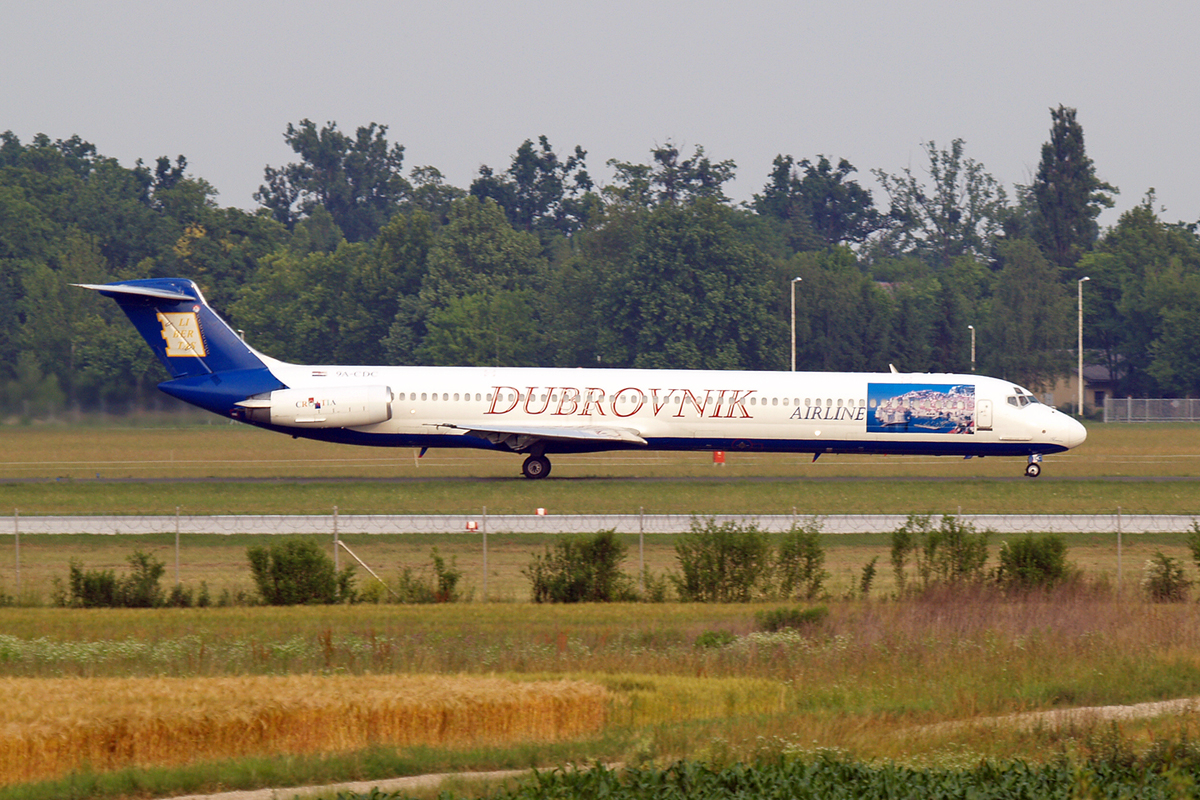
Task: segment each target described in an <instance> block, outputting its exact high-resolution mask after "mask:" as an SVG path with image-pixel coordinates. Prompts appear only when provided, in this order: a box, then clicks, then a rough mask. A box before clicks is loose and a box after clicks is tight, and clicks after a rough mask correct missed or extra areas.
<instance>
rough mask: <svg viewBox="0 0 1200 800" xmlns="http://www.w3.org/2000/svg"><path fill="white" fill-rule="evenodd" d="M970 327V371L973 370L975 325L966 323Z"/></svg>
mask: <svg viewBox="0 0 1200 800" xmlns="http://www.w3.org/2000/svg"><path fill="white" fill-rule="evenodd" d="M967 327H968V328H970V329H971V372H974V371H975V326H974V325H968V326H967Z"/></svg>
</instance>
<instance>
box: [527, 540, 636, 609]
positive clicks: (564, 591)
mask: <svg viewBox="0 0 1200 800" xmlns="http://www.w3.org/2000/svg"><path fill="white" fill-rule="evenodd" d="M626 550H627V548H626V547H625V545H624V544H622V543H621V542H620V541H618V540H617V535H616V532H615V531H613V530H606V531H598V532H597V533H595V534H591V535H588V534H580V535H578V536H564V537H562V538H561V539H559V540H558V541H556V542H555V543H554V546H553V547H547V548H546V552H545V554H544V555H540V556H539V555H536V554H535V555H534V557H533V561H532V562H530V564H529V566H528V567H526V568H525V569H523V570H521V572H522V574H524V575H525V576H526V577H527V578H529V582H530V590H531V595H532V598H533V602H535V603H585V602H586V603H607V602H613V601H616V600H633V599H635V595H634V592H633V588H632V585H631V582H630V579H629V577H628V576H627V575H625V574H624V573H622V572H621V563H622V562H623V561H624V560H625V554H626Z"/></svg>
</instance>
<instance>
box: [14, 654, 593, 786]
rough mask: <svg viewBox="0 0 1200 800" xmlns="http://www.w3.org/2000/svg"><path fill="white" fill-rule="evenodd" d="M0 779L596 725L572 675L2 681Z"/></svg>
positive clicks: (474, 739) (490, 738)
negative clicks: (550, 677)
mask: <svg viewBox="0 0 1200 800" xmlns="http://www.w3.org/2000/svg"><path fill="white" fill-rule="evenodd" d="M0 699H2V700H3V703H2V704H0V784H12V783H19V782H27V781H33V780H39V779H45V778H50V777H54V776H58V775H62V774H65V773H67V772H70V771H72V770H78V769H80V768H83V767H85V766H86V767H89V768H91V769H93V770H99V771H104V770H112V769H118V768H122V767H128V766H136V767H149V766H161V765H172V764H182V763H189V762H193V761H198V760H212V759H222V758H233V757H241V756H246V755H253V754H267V753H272V754H301V753H320V752H339V751H348V750H355V749H361V748H364V747H367V746H369V745H373V744H387V745H396V746H412V745H430V746H443V747H444V746H455V745H461V744H464V743H490V744H508V743H513V742H518V741H558V740H561V739H566V738H572V737H578V736H581V735H584V734H587V733H594V732H596V731H598V730H599V729H600V728H602V727H603V725H604V723H605V720H606V718H607V716H608V711H609V699H610V698H609V693H608V692H607V690H605V689H604V688H603V687H601V686H599V685H597V684H595V683H587V682H582V681H564V680H557V681H546V682H525V681H522V682H516V681H512V680H505V679H501V678H494V677H493V678H489V677H466V676H459V677H441V676H411V675H410V676H378V675H377V676H312V675H293V676H274V677H227V678H190V679H177V678H91V679H85V678H74V679H73V678H65V679H29V678H4V679H0Z"/></svg>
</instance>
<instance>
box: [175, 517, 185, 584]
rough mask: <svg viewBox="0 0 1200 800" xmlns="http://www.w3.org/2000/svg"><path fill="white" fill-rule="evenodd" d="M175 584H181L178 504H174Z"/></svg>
mask: <svg viewBox="0 0 1200 800" xmlns="http://www.w3.org/2000/svg"><path fill="white" fill-rule="evenodd" d="M175 585H176V586H182V585H183V581H182V580H181V579H180V577H179V506H175Z"/></svg>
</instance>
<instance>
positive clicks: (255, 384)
mask: <svg viewBox="0 0 1200 800" xmlns="http://www.w3.org/2000/svg"><path fill="white" fill-rule="evenodd" d="M76 285H77V286H81V287H83V288H85V289H93V290H95V291H97V292H99V293H100V294H102V295H104V296H105V297H111V298H112V299H113V300H116V301H117V305H119V306H120V307H121V310H122V311H124V312H125V315H126V316H127V317H129V321H130V322H132V323H133V324H134V327H136V328H137V329H138V332H139V333H141V334H142V338H143V339H145V340H146V343H147V344H148V345H150V349H151V350H153V351H154V355H156V356H158V360H159V361H160V362H162V365H163V366H164V367H166V369H167V372H169V373H170V374H171V377H172V378H173V380H171V381H168V382H166V383H163V384H160V385H159V388H160V389H162V390H163V391H164V392H166V393H167V394H170V395H173V396H175V397H178V398H180V399H181V400H185V401H187V402H189V403H193V404H195V405H198V406H201V407H203V408H207V409H209V410H210V411H215V412H217V413H218V414H228V413H230V410H231V408H232V405H233V403H235V402H237V401H239V400H243V399H245V398H246V397H249V396H250V395H252V394H256V393H259V392H264V391H271V390H272V389H276V388H280V387H281V386H282V384H281V383H280V382H279V381H278V379H276V378H275V377H274V376H273V375H271V372H270V369H269V368H268V367H267V364H266V363H265V362H264V361H263V360H262V358H260V357H259V354H258V353H257V352H255V351H254V350H253V349H252V348H250V347H249V346H248V345H247V344H246V343H245V342H243V341H242V339H241V337H240V336H238V335H237V333H236V332H234V330H233V329H232V328H230V327H229V325H228V324H226V322H225V321H224V320H223V319H221V318H220V317H218V316H217V314H216V312H214V311H213V310H212V309H211V308H209V306H208V303H206V302H205V300H204V295H202V294H201V293H200V287H198V286H196V284H195V283H193V282H192V281H190V280H186V279H184V278H151V279H147V280H136V281H118V282H116V283H105V284H85V283H81V284H76Z"/></svg>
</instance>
